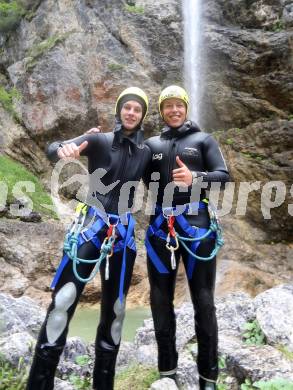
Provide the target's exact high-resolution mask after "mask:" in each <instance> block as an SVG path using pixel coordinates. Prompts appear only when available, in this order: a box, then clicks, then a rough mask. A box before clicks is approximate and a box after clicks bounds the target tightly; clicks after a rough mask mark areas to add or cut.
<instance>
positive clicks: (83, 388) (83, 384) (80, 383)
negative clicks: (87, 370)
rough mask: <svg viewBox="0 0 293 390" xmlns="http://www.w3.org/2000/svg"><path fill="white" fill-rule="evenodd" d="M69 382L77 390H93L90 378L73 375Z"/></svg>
mask: <svg viewBox="0 0 293 390" xmlns="http://www.w3.org/2000/svg"><path fill="white" fill-rule="evenodd" d="M69 382H70V383H72V384H73V386H74V387H75V389H76V390H90V389H91V388H92V387H91V378H90V377H80V376H77V375H75V374H72V375H70V376H69Z"/></svg>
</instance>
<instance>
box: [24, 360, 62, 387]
mask: <svg viewBox="0 0 293 390" xmlns="http://www.w3.org/2000/svg"><path fill="white" fill-rule="evenodd" d="M56 367H57V365H56V364H55V363H52V362H50V361H48V360H47V359H44V358H41V357H40V356H38V355H37V354H35V356H34V359H33V363H32V366H31V369H30V373H29V377H28V382H27V386H26V390H53V389H54V377H55V372H56Z"/></svg>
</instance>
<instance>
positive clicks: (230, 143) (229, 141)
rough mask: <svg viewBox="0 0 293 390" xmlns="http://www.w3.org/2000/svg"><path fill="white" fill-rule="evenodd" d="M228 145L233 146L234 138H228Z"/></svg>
mask: <svg viewBox="0 0 293 390" xmlns="http://www.w3.org/2000/svg"><path fill="white" fill-rule="evenodd" d="M226 144H227V145H233V144H234V139H233V138H227V139H226Z"/></svg>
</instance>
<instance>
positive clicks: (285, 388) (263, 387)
mask: <svg viewBox="0 0 293 390" xmlns="http://www.w3.org/2000/svg"><path fill="white" fill-rule="evenodd" d="M253 386H254V387H255V388H256V389H260V390H293V382H289V381H287V380H286V379H281V378H280V379H272V380H270V381H258V382H254V383H253Z"/></svg>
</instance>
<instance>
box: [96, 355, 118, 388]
mask: <svg viewBox="0 0 293 390" xmlns="http://www.w3.org/2000/svg"><path fill="white" fill-rule="evenodd" d="M117 352H118V351H99V352H98V353H97V354H96V360H95V366H94V373H93V388H94V389H95V390H113V389H114V377H115V365H116V358H117Z"/></svg>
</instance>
